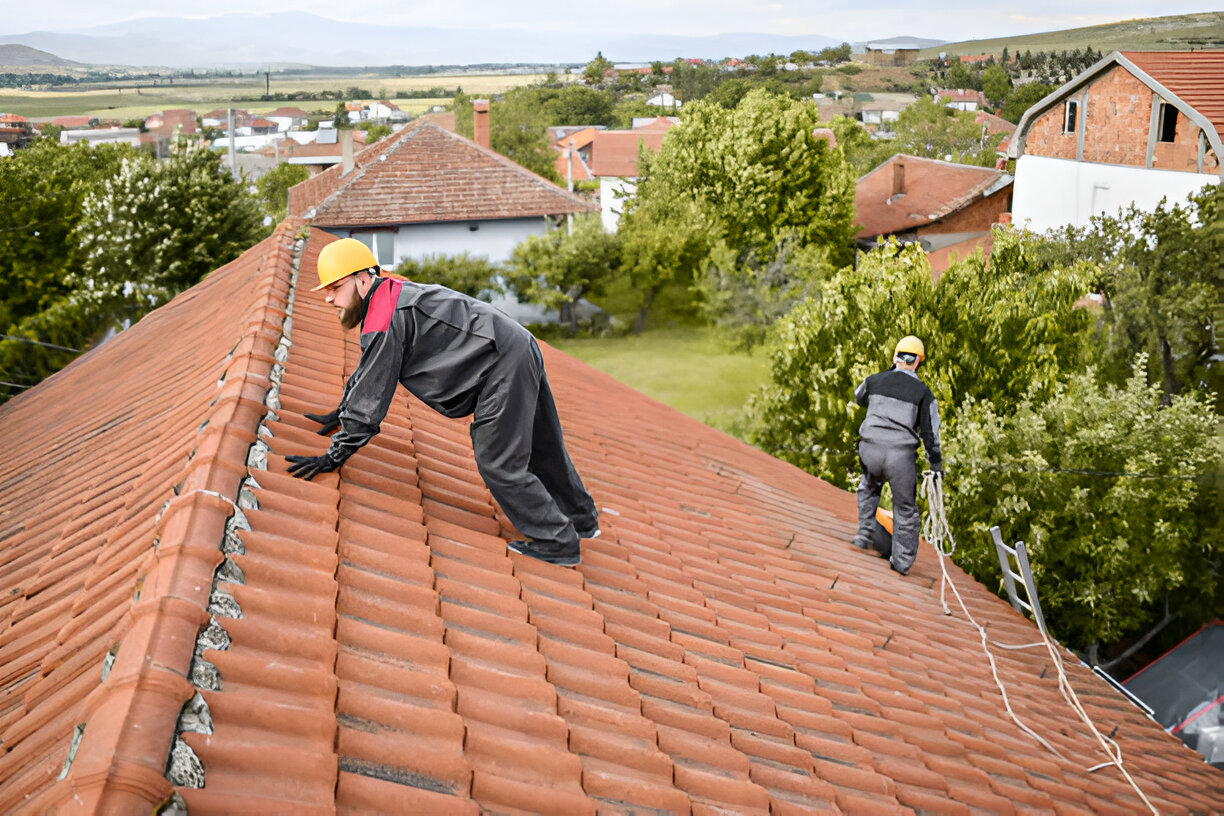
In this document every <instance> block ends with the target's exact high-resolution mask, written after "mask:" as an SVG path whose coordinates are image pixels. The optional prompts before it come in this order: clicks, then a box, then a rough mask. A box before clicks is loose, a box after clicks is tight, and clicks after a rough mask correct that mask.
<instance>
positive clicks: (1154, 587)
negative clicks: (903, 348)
mask: <svg viewBox="0 0 1224 816" xmlns="http://www.w3.org/2000/svg"><path fill="white" fill-rule="evenodd" d="M1134 368H1135V369H1136V373H1135V374H1134V375H1133V376H1131V377H1130V378H1129V379H1128V380H1127V381H1126V382H1125V383H1123V385H1122V386H1121V387H1117V386H1114V385H1105V386H1101V385H1100V384H1099V383H1098V382H1097V381H1096V380H1095V378H1094V377H1093V375H1092V373H1091V372H1087V373H1083V374H1077V375H1075V376H1073V377H1071V378H1070V380H1069V381H1068V382H1067V383H1066V385H1060V386H1059V387H1058V388H1057V389H1056V391H1055V393H1054V394H1053V395H1052V396H1051V397H1048V398H1047V397H1046V396H1045V395H1044V394H1032V395H1030V396H1028V397H1026V398H1025V399H1024V400H1022V401H1021V402H1020V403H1019V405H1017V406H1015V407H1014V408H1010V409H1000V408H999V407H997V406H994V405H992V404H991V403H990V402H989V401H986V400H973V399H969V400H967V401H966V403H965V404H964V406H963V407H962V408H961V410H960V411H959V413H958V416H957V421H956V422H955V424H954V426H953V427H952V429H951V433H950V434H949V435H948V437H947V439H946V444H945V451H946V456H945V460H946V461H947V462H948V463H949V468H948V477H947V478H948V482H947V485H948V487H949V488H950V493H949V495H950V497H951V498H952V500H951V501H949V503H948V519H949V524H950V525H951V526H952V528H953V530H954V534H955V535H956V540H957V545H958V546H957V552H956V560H957V561H958V562H959V563H960V564H961V566H963V567H965V568H966V569H967V570H968V571H969V572H970V573H971V574H973V575H974V576H975V577H977V578H978V579H979V580H982V581H984V582H986V583H987V584H988V585H990V584H993V583H995V582H996V581H997V580H998V574H999V573H998V570H999V567H998V560H997V558H996V556H995V553H994V547H993V545H992V544H991V543H990V539H989V536H988V535H987V532H986V531H987V530H988V529H989V528H990V527H991V526H992V525H998V526H999V527H1000V529H1001V530H1002V531H1003V534H1004V537H1005V538H1006V539H1007V540H1008V541H1016V540H1021V541H1024V542H1025V545H1026V549H1027V551H1028V556H1029V560H1030V562H1031V564H1032V568H1033V574H1034V577H1035V578H1036V581H1037V587H1038V590H1039V593H1040V600H1041V607H1042V610H1043V612H1044V613H1045V618H1046V620H1047V621H1048V622H1049V625H1050V627H1051V629H1052V630H1053V632H1054V633H1055V634H1056V635H1057V636H1058V637H1059V638H1060V639H1062V640H1063V641H1064V642H1067V643H1069V644H1071V645H1074V646H1076V647H1078V648H1080V649H1087V650H1088V651H1089V653H1090V655H1092V656H1093V657H1095V656H1096V653H1097V651H1098V649H1097V647H1098V646H1099V645H1105V646H1107V645H1109V644H1114V643H1117V642H1119V641H1121V640H1123V639H1125V638H1132V637H1134V636H1135V635H1138V634H1141V633H1142V632H1144V631H1145V630H1146V629H1148V628H1150V627H1151V626H1152V624H1153V623H1154V622H1156V621H1159V620H1160V619H1161V618H1162V617H1163V615H1164V610H1165V604H1166V603H1167V604H1168V609H1169V611H1170V612H1172V613H1175V614H1178V615H1180V616H1181V617H1182V618H1183V621H1182V623H1183V626H1182V628H1183V630H1185V631H1186V632H1189V631H1193V629H1194V627H1196V626H1198V625H1199V624H1201V623H1203V622H1206V621H1207V620H1210V619H1211V618H1212V617H1213V616H1215V615H1217V614H1218V613H1219V609H1220V604H1221V602H1224V592H1222V591H1221V589H1220V587H1221V586H1224V582H1222V580H1221V579H1222V578H1224V576H1221V568H1220V565H1221V563H1224V543H1222V542H1224V535H1222V533H1224V530H1221V528H1220V513H1219V507H1218V504H1217V501H1218V496H1217V494H1216V491H1217V490H1218V485H1217V484H1216V480H1215V477H1216V475H1217V474H1218V473H1219V472H1220V469H1221V466H1222V464H1224V463H1222V462H1221V460H1220V447H1219V439H1218V435H1217V434H1218V425H1217V417H1216V416H1215V413H1214V411H1213V410H1212V407H1211V405H1210V404H1209V402H1208V400H1207V399H1206V398H1204V397H1203V396H1201V395H1195V394H1187V395H1183V396H1179V397H1175V398H1174V399H1173V400H1172V402H1171V403H1170V404H1169V405H1168V406H1167V407H1162V404H1161V403H1162V394H1161V388H1160V386H1159V385H1151V386H1149V385H1148V384H1147V383H1146V381H1145V377H1144V374H1143V369H1144V368H1145V364H1144V362H1143V361H1141V360H1140V361H1138V362H1136V364H1135V366H1134Z"/></svg>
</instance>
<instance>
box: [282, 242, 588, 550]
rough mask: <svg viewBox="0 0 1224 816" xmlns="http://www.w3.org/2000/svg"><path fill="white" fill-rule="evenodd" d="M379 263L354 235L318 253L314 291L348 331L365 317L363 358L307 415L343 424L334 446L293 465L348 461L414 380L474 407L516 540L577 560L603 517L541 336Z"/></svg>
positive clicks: (438, 398)
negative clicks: (551, 380) (387, 271)
mask: <svg viewBox="0 0 1224 816" xmlns="http://www.w3.org/2000/svg"><path fill="white" fill-rule="evenodd" d="M317 234H318V233H316V235H317ZM313 240H318V238H314V239H312V241H313ZM380 272H381V270H380V268H379V266H378V261H377V259H376V258H375V257H374V254H373V253H372V252H370V250H369V248H368V247H366V246H365V245H364V244H362V243H361V242H360V241H358V240H356V239H354V238H342V239H340V240H338V241H333V242H332V243H329V244H328V245H327V246H325V247H324V248H323V250H322V252H320V253H319V262H318V273H319V285H318V286H316V287H315V288H314V290H313V291H319V290H323V291H324V292H325V293H326V294H325V300H326V301H327V303H329V304H331V305H332V306H334V307H335V308H336V310H337V313H338V316H339V318H340V325H341V326H342V327H344V328H345V330H348V329H352V328H356V327H357V326H358V325H360V326H361V360H360V362H358V364H357V369H356V371H354V372H353V375H352V376H351V377H349V380H348V384H347V385H346V386H345V388H344V395H343V396H342V397H341V399H340V405H339V406H338V407H337V408H336V409H335V410H334V411H332V412H330V413H327V414H305V416H306V417H307V418H308V419H311V420H313V421H315V422H318V423H319V424H320V425H322V426H323V427H322V428H321V430H320V431H319V433H320V434H328V433H331V432H332V431H333V430H336V429H337V428H338V429H339V430H338V431H337V432H336V433H334V434H332V437H331V444H330V445H329V446H328V448H327V451H326V452H324V453H323V454H322V455H321V456H286V457H285V459H286V460H288V461H289V463H290V467H289V472H290V473H292V474H293V475H294V476H298V477H300V478H304V479H312V478H314V477H315V476H316V475H318V474H320V473H326V472H328V471H333V470H335V469H337V468H339V467H340V466H341V465H342V464H343V463H344V462H345V460H347V459H348V458H349V457H350V456H352V455H353V454H354V453H355V452H356V451H357V449H358V448H360V447H361V446H362V445H364V444H366V443H367V442H369V441H370V439H371V438H373V436H374V435H375V434H376V433H378V431H379V427H380V425H381V423H382V420H383V417H384V416H386V414H387V409H388V408H389V407H390V405H391V398H392V396H394V394H395V387H396V385H399V384H403V386H404V387H405V388H407V389H408V391H409V392H411V393H412V394H413V395H415V396H416V397H417V398H418V399H420V400H421V401H422V402H424V403H425V404H426V405H428V406H429V407H430V408H433V409H434V410H435V411H437V412H438V413H440V414H442V415H443V416H448V417H464V416H472V417H473V419H472V424H471V436H472V451H473V453H474V454H475V457H476V467H477V469H478V470H479V471H480V475H481V477H482V478H483V479H484V481H485V484H486V485H488V488H489V492H491V493H492V494H493V497H494V498H495V499H497V502H498V504H500V505H501V508H502V510H503V511H504V512H505V514H506V517H507V518H508V519H509V520H510V522H511V523H512V524H513V525H514V526H515V527H516V528H518V531H519V532H520V533H522V534H523V535H525V536H527V540H525V541H512V542H510V544H509V547H510V549H512V550H514V551H515V552H519V553H522V554H524V555H528V556H531V557H533V558H537V559H539V560H542V561H546V562H548V563H551V564H559V565H561V566H575V565H577V564H578V563H579V561H580V554H579V540H580V539H583V538H594V537H596V536H597V535H599V516H598V513H597V511H596V509H595V502H594V501H592V500H591V496H590V494H589V493H587V491H586V488H585V487H584V486H583V484H582V479H581V478H580V477H579V476H578V472H577V471H576V470H575V469H574V465H573V463H572V462H571V461H570V458H569V455H568V454H567V453H566V450H565V442H564V439H563V438H562V435H561V423H560V420H559V419H558V417H557V408H556V405H555V404H554V403H553V397H552V391H551V390H550V389H549V387H548V377H547V376H545V372H544V360H543V357H542V356H541V354H540V349H539V346H538V345H536V341H535V338H534V337H532V336H531V334H530V333H529V332H528V331H527V330H526V329H524V328H523V327H522V326H520V325H519V324H518V323H516V322H514V321H513V320H511V319H510V318H509V317H507V316H506V315H505V314H503V313H502V312H499V311H498V310H496V309H494V308H493V307H492V306H490V305H489V304H488V303H484V302H482V301H479V300H476V299H475V298H471V297H468V296H467V295H464V294H461V293H459V292H455V291H452V290H450V289H447V288H446V287H444V286H434V285H427V284H420V283H414V282H412V281H406V280H400V279H395V278H388V277H385V276H383V275H381V274H380Z"/></svg>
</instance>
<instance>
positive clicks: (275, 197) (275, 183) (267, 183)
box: [255, 163, 310, 221]
mask: <svg viewBox="0 0 1224 816" xmlns="http://www.w3.org/2000/svg"><path fill="white" fill-rule="evenodd" d="M309 177H310V171H309V170H307V169H306V167H305V166H304V165H301V164H288V163H283V164H278V165H276V167H274V168H272V169H271V170H269V171H268V172H267V173H265V174H264V175H262V176H260V177H259V180H258V181H256V182H255V187H256V189H257V190H258V192H259V198H260V203H261V204H262V205H263V211H264V213H265V214H266V215H269V216H271V217H272V219H273V220H274V221H280V220H281V219H282V218H284V217H285V215H286V214H287V213H288V211H289V188H290V187H292V186H293V185H295V184H300V183H301V182H303V181H305V180H306V179H307V178H309Z"/></svg>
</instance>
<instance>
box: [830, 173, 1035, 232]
mask: <svg viewBox="0 0 1224 816" xmlns="http://www.w3.org/2000/svg"><path fill="white" fill-rule="evenodd" d="M898 168H903V169H902V170H900V171H899V170H898ZM899 172H900V173H901V174H902V175H900V183H901V185H902V187H901V191H900V193H898V190H897V184H898V173H899ZM1010 181H1011V176H1010V175H1008V173H1007V172H1006V171H1003V170H993V169H991V168H989V167H974V166H972V165H967V164H953V163H952V162H945V161H939V160H937V159H925V158H921V157H919V156H909V155H906V154H904V153H898V154H897V155H895V156H893V157H892V158H891V159H889V160H888V161H886V162H884V163H883V164H881V165H880V166H879V167H877V168H876V169H874V170H872V171H871V172H870V173H867V174H866V175H865V176H863V177H862V178H860V179H859V180H858V184H857V185H855V188H854V211H855V220H856V221H857V222H858V224H859V227H860V228H859V231H858V232H857V233H856V235H855V237H857V238H871V237H874V236H877V235H895V234H898V233H902V232H906V231H908V230H911V229H914V228H916V227H923V226H927V225H929V224H933V223H935V222H936V221H939V220H940V219H942V218H945V217H947V216H949V215H951V214H952V213H955V212H957V211H958V210H960V209H961V208H963V207H965V206H966V205H968V204H970V203H972V202H973V201H975V200H976V199H978V198H980V197H981V196H982V195H983V194H985V193H987V192H988V191H991V190H992V188H996V187H997V186H998V185H1001V184H1006V183H1010Z"/></svg>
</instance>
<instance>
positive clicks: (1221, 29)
mask: <svg viewBox="0 0 1224 816" xmlns="http://www.w3.org/2000/svg"><path fill="white" fill-rule="evenodd" d="M1089 45H1091V46H1092V47H1093V48H1094V49H1096V50H1098V51H1103V52H1105V53H1106V54H1108V53H1109V52H1110V51H1128V50H1129V51H1178V50H1186V49H1190V48H1195V49H1203V48H1224V11H1212V12H1203V13H1201V14H1181V15H1177V16H1172V17H1152V18H1148V19H1141V20H1125V21H1123V22H1120V23H1107V24H1105V25H1095V26H1087V27H1085V28H1069V29H1066V30H1064V31H1050V32H1046V33H1042V34H1024V35H1020V36H1016V37H996V38H994V39H990V40H966V41H965V42H958V43H947V44H946V45H940V46H936V47H934V48H924V49H922V50H921V51H919V52H918V58H919V59H931V58H933V57H936V56H938V55H939V52H941V51H943V52H946V53H948V54H957V55H961V56H965V55H969V54H995V55H998V54H1001V53H1002V52H1003V49H1004V48H1006V49H1007V50H1008V52H1009V53H1012V54H1015V53H1018V52H1022V51H1032V52H1034V53H1036V52H1038V51H1074V50H1075V49H1077V48H1079V49H1081V50H1082V49H1084V48H1085V47H1087V46H1089Z"/></svg>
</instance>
